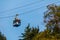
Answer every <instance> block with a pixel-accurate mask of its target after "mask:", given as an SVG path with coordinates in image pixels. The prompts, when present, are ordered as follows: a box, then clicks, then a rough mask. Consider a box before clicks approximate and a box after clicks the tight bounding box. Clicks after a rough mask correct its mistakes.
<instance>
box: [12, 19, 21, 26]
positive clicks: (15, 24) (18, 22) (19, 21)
mask: <svg viewBox="0 0 60 40" xmlns="http://www.w3.org/2000/svg"><path fill="white" fill-rule="evenodd" d="M20 25H21V20H20V19H17V18H15V20H14V21H13V26H14V27H18V26H20Z"/></svg>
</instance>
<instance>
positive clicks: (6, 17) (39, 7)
mask: <svg viewBox="0 0 60 40" xmlns="http://www.w3.org/2000/svg"><path fill="white" fill-rule="evenodd" d="M57 2H60V1H56V2H53V3H57ZM53 3H51V4H53ZM43 7H46V5H44V6H41V7H39V8H36V9H33V10H30V11H27V12H24V13H20V14H19V15H22V14H25V13H30V12H33V11H35V10H38V9H41V8H43ZM14 16H15V15H12V16H5V17H0V18H9V17H14Z"/></svg>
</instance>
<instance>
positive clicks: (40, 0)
mask: <svg viewBox="0 0 60 40" xmlns="http://www.w3.org/2000/svg"><path fill="white" fill-rule="evenodd" d="M42 1H43V0H39V1H36V2H32V3H30V4H26V5H23V6H19V7H16V8H13V9H9V10H6V11H2V12H0V13H5V12H9V11H12V10H16V9H18V8H23V7H26V6H29V5H33V4H36V3H40V2H42Z"/></svg>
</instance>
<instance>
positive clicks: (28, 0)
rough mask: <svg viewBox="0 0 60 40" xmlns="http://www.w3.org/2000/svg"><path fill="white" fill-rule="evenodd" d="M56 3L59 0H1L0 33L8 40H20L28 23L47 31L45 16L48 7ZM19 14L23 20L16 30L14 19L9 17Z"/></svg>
mask: <svg viewBox="0 0 60 40" xmlns="http://www.w3.org/2000/svg"><path fill="white" fill-rule="evenodd" d="M56 1H59V0H0V31H1V32H2V33H3V34H4V35H5V36H6V37H7V40H18V39H19V38H20V37H19V36H20V35H21V33H23V32H24V29H25V27H26V26H27V25H28V23H30V26H31V27H32V26H34V27H36V26H37V25H39V26H40V27H39V28H40V31H43V30H44V29H45V27H44V23H43V14H44V12H45V11H46V10H47V8H46V6H47V5H48V4H51V3H55V2H56ZM55 4H59V2H58V3H55ZM12 9H14V10H12ZM31 10H32V11H31ZM17 13H18V14H21V15H19V16H18V18H20V19H21V26H19V27H17V28H14V27H13V24H12V22H13V20H14V17H7V16H12V15H15V14H17Z"/></svg>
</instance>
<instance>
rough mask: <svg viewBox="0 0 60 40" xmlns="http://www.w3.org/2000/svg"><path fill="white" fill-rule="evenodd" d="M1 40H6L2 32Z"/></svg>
mask: <svg viewBox="0 0 60 40" xmlns="http://www.w3.org/2000/svg"><path fill="white" fill-rule="evenodd" d="M0 40H6V37H5V36H4V35H2V34H1V32H0Z"/></svg>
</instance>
